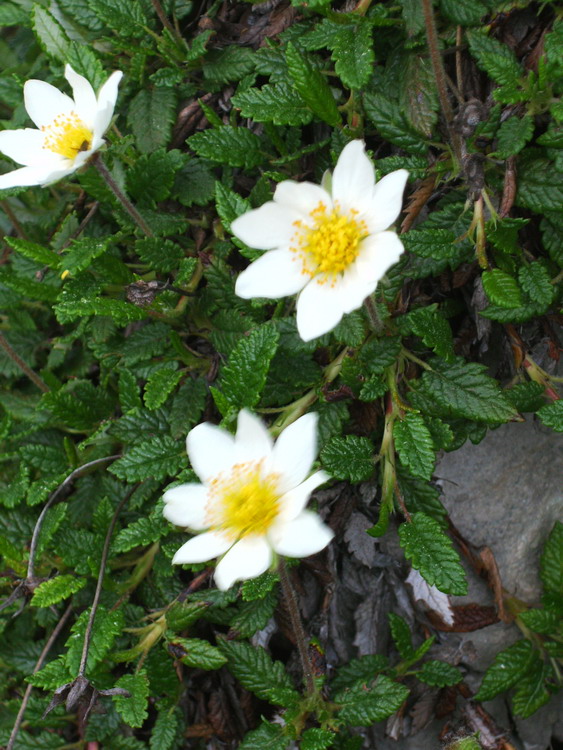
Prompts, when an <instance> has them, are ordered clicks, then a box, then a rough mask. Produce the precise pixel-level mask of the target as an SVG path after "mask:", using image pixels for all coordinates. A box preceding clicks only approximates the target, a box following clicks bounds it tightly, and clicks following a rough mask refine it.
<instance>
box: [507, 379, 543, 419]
mask: <svg viewBox="0 0 563 750" xmlns="http://www.w3.org/2000/svg"><path fill="white" fill-rule="evenodd" d="M543 393H544V387H543V386H542V385H541V384H540V383H536V382H535V381H533V380H531V381H528V382H527V383H517V384H516V385H513V386H512V388H508V389H507V390H506V391H505V392H504V394H505V396H506V398H507V399H508V400H509V401H510V403H511V404H512V406H514V408H515V409H517V410H518V411H520V412H525V411H538V409H540V408H541V406H543V404H544V403H545V400H544V398H543Z"/></svg>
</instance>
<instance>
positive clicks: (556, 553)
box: [540, 401, 563, 595]
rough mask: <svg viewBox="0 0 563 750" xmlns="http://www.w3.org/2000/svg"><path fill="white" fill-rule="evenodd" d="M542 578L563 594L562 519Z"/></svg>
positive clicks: (545, 553) (546, 586) (552, 535)
mask: <svg viewBox="0 0 563 750" xmlns="http://www.w3.org/2000/svg"><path fill="white" fill-rule="evenodd" d="M557 403H561V402H559V401H558V402H557ZM540 578H541V580H542V583H543V585H544V589H545V591H546V593H552V594H559V595H563V523H561V521H557V522H556V523H555V526H554V527H553V529H552V530H551V533H550V535H549V537H548V539H547V542H546V543H545V547H544V549H543V553H542V556H541V566H540Z"/></svg>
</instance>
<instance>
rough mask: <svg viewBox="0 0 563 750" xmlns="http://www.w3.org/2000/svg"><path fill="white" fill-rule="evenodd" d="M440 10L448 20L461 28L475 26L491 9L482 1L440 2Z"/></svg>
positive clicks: (451, 0) (444, 0)
mask: <svg viewBox="0 0 563 750" xmlns="http://www.w3.org/2000/svg"><path fill="white" fill-rule="evenodd" d="M440 8H441V10H442V11H443V13H444V15H445V16H446V18H449V19H450V21H453V22H454V23H455V24H459V25H460V26H474V25H476V24H479V21H480V20H481V18H482V17H483V16H485V15H487V14H488V13H489V8H488V7H487V5H486V4H485V3H483V2H480V0H464V2H462V3H460V2H459V0H440Z"/></svg>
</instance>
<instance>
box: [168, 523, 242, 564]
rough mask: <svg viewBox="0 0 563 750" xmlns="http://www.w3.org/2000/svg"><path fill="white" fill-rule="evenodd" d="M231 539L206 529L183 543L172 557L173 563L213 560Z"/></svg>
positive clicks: (222, 552) (225, 549) (227, 546)
mask: <svg viewBox="0 0 563 750" xmlns="http://www.w3.org/2000/svg"><path fill="white" fill-rule="evenodd" d="M232 543H233V542H232V540H231V539H228V538H227V537H226V536H224V535H223V534H218V533H217V532H216V531H206V532H205V533H204V534H198V535H197V536H194V537H192V538H191V539H189V540H188V541H187V542H186V543H185V544H183V545H182V546H181V547H180V549H179V550H178V551H177V552H176V554H175V555H174V557H173V558H172V563H173V564H174V565H184V564H186V563H200V562H207V560H213V559H214V558H215V557H219V555H222V554H224V553H225V552H226V551H227V550H228V549H229V547H230V546H231V545H232Z"/></svg>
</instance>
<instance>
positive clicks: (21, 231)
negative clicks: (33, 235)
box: [0, 200, 27, 240]
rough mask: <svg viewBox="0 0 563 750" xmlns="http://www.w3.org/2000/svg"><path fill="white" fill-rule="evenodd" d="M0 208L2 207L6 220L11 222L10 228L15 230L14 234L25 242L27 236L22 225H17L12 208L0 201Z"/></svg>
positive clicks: (5, 202)
mask: <svg viewBox="0 0 563 750" xmlns="http://www.w3.org/2000/svg"><path fill="white" fill-rule="evenodd" d="M0 206H2V210H3V211H4V213H5V214H6V216H7V217H8V219H10V221H11V222H12V226H13V227H14V229H15V230H16V234H17V235H18V237H21V238H22V239H23V240H27V234H26V233H25V231H24V229H23V227H22V225H21V224H20V223H19V221H18V219H17V217H16V215H15V213H14V212H13V211H12V207H11V206H10V204H9V203H8V201H7V200H3V201H1V202H0Z"/></svg>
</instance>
